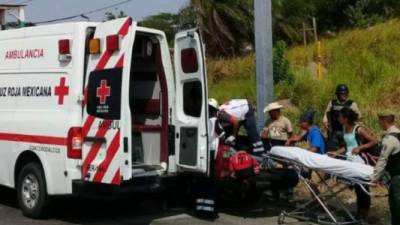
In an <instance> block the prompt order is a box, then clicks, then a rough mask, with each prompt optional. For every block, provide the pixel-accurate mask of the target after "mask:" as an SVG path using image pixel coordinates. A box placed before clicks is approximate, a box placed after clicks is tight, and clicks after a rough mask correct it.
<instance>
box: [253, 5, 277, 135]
mask: <svg viewBox="0 0 400 225" xmlns="http://www.w3.org/2000/svg"><path fill="white" fill-rule="evenodd" d="M271 1H272V0H255V1H254V17H255V21H254V24H255V43H256V46H255V49H256V72H257V118H258V123H257V125H258V128H259V129H262V127H264V123H265V115H264V112H263V109H264V106H265V105H266V104H268V103H270V102H272V101H273V99H274V77H273V72H274V71H273V68H272V63H273V62H272V52H273V47H272V5H271Z"/></svg>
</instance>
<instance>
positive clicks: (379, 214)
mask: <svg viewBox="0 0 400 225" xmlns="http://www.w3.org/2000/svg"><path fill="white" fill-rule="evenodd" d="M313 180H314V181H318V179H317V178H316V176H313ZM330 182H332V181H330ZM340 187H343V185H340V186H338V187H337V188H340ZM318 188H319V189H322V190H323V188H322V185H319V187H318ZM370 191H371V193H372V194H373V195H374V197H372V206H371V210H370V215H369V218H368V221H367V222H368V223H369V224H373V225H388V224H390V210H389V204H388V198H387V194H388V191H387V189H386V188H384V187H375V188H371V190H370ZM294 198H295V201H297V200H305V199H309V198H310V193H309V192H308V190H307V188H306V187H305V186H304V185H303V184H299V185H298V186H297V187H296V189H295V193H294ZM339 198H340V200H341V201H342V202H343V203H344V204H345V205H346V207H348V208H349V209H350V211H351V212H353V214H354V215H356V211H357V207H356V194H355V192H354V190H350V189H347V190H346V191H344V192H342V193H341V194H340V195H339Z"/></svg>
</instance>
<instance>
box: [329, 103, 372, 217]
mask: <svg viewBox="0 0 400 225" xmlns="http://www.w3.org/2000/svg"><path fill="white" fill-rule="evenodd" d="M357 120H358V115H357V113H356V112H354V111H353V110H352V109H350V108H347V107H345V108H343V109H342V110H340V114H339V122H340V123H341V124H342V125H343V141H342V142H343V143H342V144H341V147H340V148H339V149H338V150H337V151H336V154H339V155H345V156H346V158H347V160H349V161H353V162H359V163H363V164H365V161H364V160H363V158H362V157H361V156H360V154H361V153H362V152H363V151H368V150H369V149H371V148H373V147H374V146H375V145H377V143H378V142H377V140H376V139H375V138H374V137H373V136H372V135H371V134H370V133H369V131H368V130H367V129H366V128H365V127H362V126H360V125H358V124H357V123H356V122H357ZM364 188H365V189H366V190H368V191H369V189H368V186H365V187H364ZM355 191H356V194H357V207H358V208H357V209H358V215H359V217H360V218H361V219H364V220H366V219H367V218H368V213H369V210H370V207H371V198H370V196H369V195H368V194H367V193H365V192H364V191H363V190H362V188H361V187H359V186H355Z"/></svg>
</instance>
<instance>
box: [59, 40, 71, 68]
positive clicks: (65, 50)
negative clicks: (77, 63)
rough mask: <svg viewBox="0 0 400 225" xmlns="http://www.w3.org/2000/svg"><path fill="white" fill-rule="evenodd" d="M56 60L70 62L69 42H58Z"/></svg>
mask: <svg viewBox="0 0 400 225" xmlns="http://www.w3.org/2000/svg"><path fill="white" fill-rule="evenodd" d="M58 60H59V61H60V62H69V61H71V40H69V39H62V40H59V41H58Z"/></svg>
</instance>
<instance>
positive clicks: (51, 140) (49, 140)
mask: <svg viewBox="0 0 400 225" xmlns="http://www.w3.org/2000/svg"><path fill="white" fill-rule="evenodd" d="M0 140H2V141H18V142H29V143H37V144H49V145H67V138H65V137H51V136H39V135H27V134H12V133H0Z"/></svg>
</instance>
